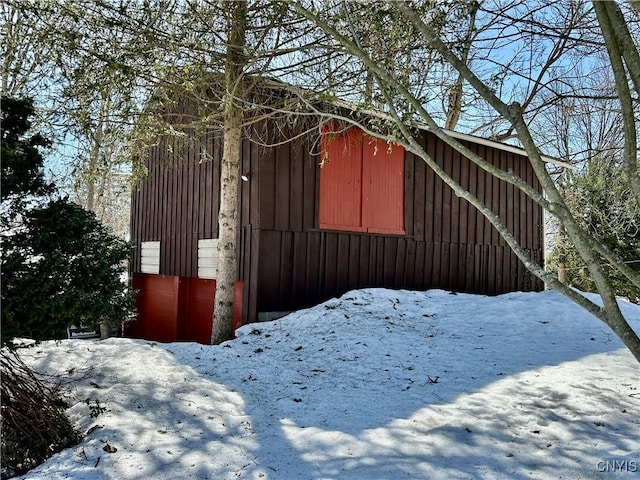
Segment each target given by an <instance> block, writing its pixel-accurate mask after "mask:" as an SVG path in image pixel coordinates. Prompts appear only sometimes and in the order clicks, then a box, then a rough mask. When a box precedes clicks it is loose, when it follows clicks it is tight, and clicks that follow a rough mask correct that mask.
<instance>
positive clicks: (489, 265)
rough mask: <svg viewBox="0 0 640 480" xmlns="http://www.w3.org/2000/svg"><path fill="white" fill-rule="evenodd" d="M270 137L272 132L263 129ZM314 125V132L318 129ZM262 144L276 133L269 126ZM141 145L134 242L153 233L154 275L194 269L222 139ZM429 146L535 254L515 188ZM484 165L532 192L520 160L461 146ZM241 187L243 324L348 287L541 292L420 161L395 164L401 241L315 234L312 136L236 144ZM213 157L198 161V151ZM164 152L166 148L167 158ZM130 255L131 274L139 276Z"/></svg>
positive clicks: (214, 205)
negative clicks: (144, 150) (400, 176)
mask: <svg viewBox="0 0 640 480" xmlns="http://www.w3.org/2000/svg"><path fill="white" fill-rule="evenodd" d="M267 128H271V129H272V131H273V132H276V131H279V130H278V129H275V128H273V125H269V126H268V127H267ZM316 131H317V130H316ZM267 138H270V139H271V141H272V142H273V141H275V142H278V141H281V140H286V138H285V137H284V136H283V134H281V133H279V134H275V133H273V134H272V133H270V132H267ZM199 140H200V141H199V142H195V143H194V144H193V145H190V146H186V147H185V146H184V145H179V143H181V142H175V144H174V145H172V147H173V148H172V149H171V150H170V151H169V150H167V145H165V144H162V145H160V146H159V147H156V148H154V149H153V150H152V151H151V154H150V158H149V173H150V176H149V179H148V180H146V181H144V182H143V183H142V185H141V189H140V190H139V191H137V192H136V193H134V195H133V204H132V241H133V242H134V246H135V247H137V248H139V246H140V242H141V241H153V240H162V243H161V273H163V274H168V275H179V276H187V277H192V276H196V275H197V240H198V239H200V238H215V237H217V234H218V232H217V221H216V220H217V212H218V197H219V191H218V189H219V181H218V180H219V175H220V173H219V168H218V166H219V158H220V153H221V150H220V142H219V141H218V140H215V139H214V138H213V137H212V136H209V137H202V138H200V139H199ZM421 141H422V143H423V145H424V146H425V148H426V150H427V152H428V153H429V154H430V155H432V156H433V157H434V158H435V159H437V161H438V163H439V164H440V165H441V166H442V167H443V168H444V170H445V171H446V172H448V173H449V174H451V175H452V177H453V178H454V179H455V180H458V181H459V182H461V184H462V186H463V187H466V188H469V190H470V191H471V192H472V193H474V194H476V195H477V196H478V197H479V198H480V199H481V200H483V201H485V202H486V203H487V204H488V205H490V206H491V207H492V209H493V211H494V212H496V213H498V214H499V215H500V217H501V218H502V219H503V220H504V221H505V223H506V225H507V227H508V228H509V230H510V231H512V232H513V233H514V235H515V236H516V238H517V239H518V240H519V241H520V242H521V243H522V244H523V246H524V247H525V248H527V249H528V250H529V251H531V253H532V255H533V257H534V258H535V259H536V260H539V261H541V260H542V255H543V252H542V212H541V209H540V208H539V207H538V206H536V205H535V204H534V202H533V201H532V200H530V199H529V198H527V197H526V196H525V195H524V194H522V193H520V191H519V190H518V189H515V188H514V187H513V186H510V185H507V184H506V183H505V182H503V181H500V180H498V179H496V178H494V177H492V176H490V175H488V174H486V173H485V172H484V171H483V170H481V169H479V168H478V167H477V166H475V165H474V164H473V163H471V162H470V161H469V160H467V159H465V158H462V157H461V156H460V155H459V154H458V153H457V152H455V151H454V150H452V149H451V148H450V147H448V146H446V145H445V144H444V143H442V142H440V141H439V140H437V139H436V137H435V136H433V135H432V134H428V133H425V134H424V135H423V136H422V137H421ZM468 146H469V147H470V148H471V149H473V150H474V151H476V152H477V153H478V154H479V155H481V156H483V158H485V159H486V160H488V161H490V162H492V163H493V164H495V165H498V166H500V167H501V168H502V169H504V170H511V171H513V172H514V173H515V174H517V175H519V176H520V177H521V178H523V179H525V180H527V182H528V183H529V184H530V185H533V186H534V187H535V188H537V189H538V190H540V187H539V185H538V183H537V180H535V178H534V175H533V172H532V169H531V166H530V164H529V162H528V161H527V159H526V158H525V157H523V156H520V155H516V154H513V153H509V152H505V151H501V150H497V149H493V148H491V147H485V146H482V145H476V144H469V145H468ZM242 148H243V159H242V165H241V170H242V173H244V174H249V181H248V182H240V183H239V186H240V191H239V195H240V198H241V200H240V206H239V207H240V208H239V234H238V235H239V278H240V279H241V280H243V281H244V284H245V287H244V312H245V321H247V320H248V321H251V320H254V319H255V318H256V315H257V313H258V312H260V311H274V310H293V309H298V308H302V307H306V306H310V305H313V304H316V303H318V302H320V301H322V300H325V299H327V298H330V297H332V296H335V295H339V294H341V293H343V292H345V291H347V290H349V289H353V288H362V287H372V286H377V287H389V288H407V289H428V288H443V289H448V290H454V291H464V292H475V293H486V294H498V293H503V292H507V291H513V290H536V289H540V288H541V287H542V285H541V283H540V282H539V281H537V280H534V279H533V278H532V277H531V275H530V274H529V273H528V272H526V270H525V269H524V266H523V265H522V264H521V263H520V262H519V261H518V260H517V258H516V257H515V255H514V254H513V253H511V251H510V249H509V248H508V247H506V245H505V243H504V240H502V238H500V236H499V235H498V233H497V231H496V230H495V229H494V228H493V227H492V226H491V225H490V224H489V222H488V221H487V220H486V219H485V218H484V217H483V216H482V215H481V214H480V213H479V212H477V210H476V209H475V208H474V207H472V206H471V205H469V204H468V203H467V202H466V201H465V200H461V199H459V198H458V197H456V196H455V194H454V193H453V192H452V191H451V189H450V188H449V187H447V186H446V185H444V183H443V182H442V181H441V180H440V179H438V178H437V177H436V175H435V174H434V172H433V171H432V170H431V169H429V168H428V167H427V166H426V165H425V163H424V162H423V161H422V160H421V159H418V158H414V156H413V155H412V154H409V153H408V154H407V155H406V160H405V224H406V229H407V234H406V235H405V236H389V235H386V236H385V235H376V234H362V233H349V232H329V231H321V230H318V229H317V216H318V200H317V199H318V197H319V192H318V185H319V182H318V175H319V166H318V159H319V157H318V155H317V153H316V154H314V153H312V152H313V151H314V149H316V150H317V148H318V142H317V137H316V135H314V134H310V135H307V136H303V137H301V138H299V139H297V140H296V141H293V142H289V143H283V144H282V145H279V146H276V147H264V146H260V145H259V144H257V143H254V142H250V141H248V140H244V141H243V144H242ZM203 151H206V152H207V154H208V155H209V156H211V157H213V161H202V162H201V160H203V159H205V158H206V156H202V152H203ZM170 152H171V153H170ZM139 270H140V258H139V254H138V252H137V251H136V252H135V254H134V259H133V271H134V272H139Z"/></svg>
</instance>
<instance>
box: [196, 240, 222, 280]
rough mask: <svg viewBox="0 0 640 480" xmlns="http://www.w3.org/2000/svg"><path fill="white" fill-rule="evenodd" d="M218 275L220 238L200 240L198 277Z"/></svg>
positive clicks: (214, 276)
mask: <svg viewBox="0 0 640 480" xmlns="http://www.w3.org/2000/svg"><path fill="white" fill-rule="evenodd" d="M217 276H218V239H217V238H206V239H204V240H198V278H216V277H217Z"/></svg>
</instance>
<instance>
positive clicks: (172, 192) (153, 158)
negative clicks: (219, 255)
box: [131, 135, 220, 277]
mask: <svg viewBox="0 0 640 480" xmlns="http://www.w3.org/2000/svg"><path fill="white" fill-rule="evenodd" d="M205 152H206V153H205ZM209 159H211V160H209ZM219 159H220V145H219V142H218V141H215V140H214V137H213V136H212V135H207V136H205V137H204V138H203V139H202V142H201V143H196V144H193V145H190V146H186V147H185V146H184V145H183V144H182V143H181V142H179V141H171V142H167V141H163V142H161V143H160V145H158V146H157V147H154V148H152V149H151V152H150V154H149V158H148V160H147V162H146V165H147V168H148V171H149V174H148V177H147V178H146V179H144V180H143V181H142V182H141V184H140V185H139V187H138V188H137V189H136V190H135V191H134V193H133V197H132V203H131V209H132V219H131V239H132V242H133V244H134V249H136V250H134V255H133V264H132V267H133V271H134V272H139V271H140V255H139V253H138V249H139V248H140V243H141V242H147V241H158V240H159V241H160V273H161V274H165V275H177V276H186V277H195V276H197V271H198V265H197V262H198V257H197V247H198V240H199V239H202V238H217V236H218V222H217V214H218V198H219V184H220V182H219V179H220V169H219V165H220V163H219Z"/></svg>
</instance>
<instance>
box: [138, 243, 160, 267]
mask: <svg viewBox="0 0 640 480" xmlns="http://www.w3.org/2000/svg"><path fill="white" fill-rule="evenodd" d="M140 271H141V272H142V273H151V274H156V275H158V274H159V273H160V242H141V244H140Z"/></svg>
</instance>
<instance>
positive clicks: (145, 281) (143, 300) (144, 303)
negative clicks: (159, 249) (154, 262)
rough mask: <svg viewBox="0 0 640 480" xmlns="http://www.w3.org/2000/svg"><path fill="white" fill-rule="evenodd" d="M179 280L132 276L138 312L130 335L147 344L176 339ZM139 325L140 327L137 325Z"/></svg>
mask: <svg viewBox="0 0 640 480" xmlns="http://www.w3.org/2000/svg"><path fill="white" fill-rule="evenodd" d="M179 281H180V279H179V277H175V276H172V275H147V274H143V273H134V282H133V285H134V288H136V289H137V290H139V294H138V296H137V298H136V309H137V312H138V315H137V320H135V322H136V324H135V326H132V328H131V331H132V333H136V334H137V335H135V336H140V337H142V338H145V339H147V340H156V341H159V342H172V341H175V340H176V339H177V335H178V320H177V319H178V290H179ZM138 322H139V323H138Z"/></svg>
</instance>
